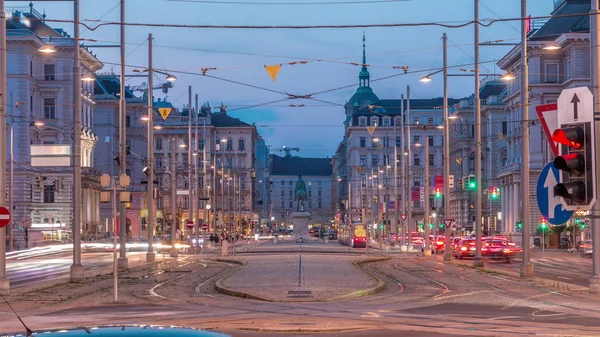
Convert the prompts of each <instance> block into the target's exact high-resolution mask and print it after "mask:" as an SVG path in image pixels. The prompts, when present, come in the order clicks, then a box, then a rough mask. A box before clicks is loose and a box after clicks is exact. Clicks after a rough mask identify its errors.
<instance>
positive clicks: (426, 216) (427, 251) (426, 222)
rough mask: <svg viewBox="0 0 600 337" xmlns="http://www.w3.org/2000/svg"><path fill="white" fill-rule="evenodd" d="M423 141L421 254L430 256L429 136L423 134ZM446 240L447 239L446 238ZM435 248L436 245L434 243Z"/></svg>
mask: <svg viewBox="0 0 600 337" xmlns="http://www.w3.org/2000/svg"><path fill="white" fill-rule="evenodd" d="M424 138H425V139H423V142H424V143H425V159H424V161H425V213H424V216H423V229H424V230H425V234H424V235H423V236H424V238H423V239H424V240H425V248H423V256H431V248H430V247H429V246H430V242H429V233H430V232H431V231H430V228H429V183H430V180H429V136H425V137H424ZM446 241H448V240H446ZM436 248H437V245H436Z"/></svg>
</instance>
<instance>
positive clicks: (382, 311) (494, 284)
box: [0, 243, 600, 337]
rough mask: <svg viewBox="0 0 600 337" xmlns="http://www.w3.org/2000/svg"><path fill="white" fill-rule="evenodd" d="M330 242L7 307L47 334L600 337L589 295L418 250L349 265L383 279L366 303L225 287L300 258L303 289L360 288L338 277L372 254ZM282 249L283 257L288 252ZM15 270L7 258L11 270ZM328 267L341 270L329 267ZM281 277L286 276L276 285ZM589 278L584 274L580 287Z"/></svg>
mask: <svg viewBox="0 0 600 337" xmlns="http://www.w3.org/2000/svg"><path fill="white" fill-rule="evenodd" d="M329 245H330V246H331V248H332V249H330V250H328V251H327V252H326V253H324V252H323V249H322V247H318V246H314V248H315V249H314V251H311V248H310V245H304V246H300V245H298V247H301V248H302V251H301V253H298V252H296V250H297V249H298V247H296V246H295V245H293V247H292V248H293V249H294V250H295V251H294V252H293V253H288V254H287V255H286V254H284V253H282V252H281V251H277V252H268V251H269V250H268V249H267V248H268V245H264V246H263V247H261V248H264V249H262V250H260V249H256V250H255V251H248V252H244V253H242V254H238V255H237V256H231V257H229V259H230V260H238V261H241V262H242V264H238V263H232V262H226V261H216V260H214V259H211V258H210V256H209V255H203V256H189V255H188V256H180V257H179V258H178V259H169V258H167V259H165V260H163V261H161V262H160V263H157V264H154V265H152V266H145V265H144V266H140V267H138V268H132V269H130V270H127V271H123V273H122V274H120V279H119V294H120V295H119V296H120V297H119V302H117V303H114V302H112V300H111V299H112V296H111V291H112V290H111V289H112V288H111V286H112V279H111V278H110V277H108V278H107V277H98V278H91V279H89V280H88V281H87V282H85V283H77V284H61V285H57V286H55V287H52V288H50V289H44V290H39V291H33V292H24V293H17V294H14V295H11V296H9V297H8V300H9V301H11V303H13V305H14V307H15V308H16V310H17V311H18V312H20V313H21V314H22V318H23V320H24V321H25V322H27V324H30V325H32V326H34V327H35V329H37V330H38V331H40V330H39V329H43V328H60V327H69V326H82V325H88V326H92V325H104V324H160V325H167V326H169V325H179V326H192V327H196V328H201V329H207V330H213V331H217V332H224V333H228V334H230V335H232V336H241V337H255V336H265V335H267V336H280V335H283V334H285V335H286V336H326V337H358V336H398V335H402V336H466V335H468V336H525V335H539V334H545V335H554V336H558V335H560V336H565V335H569V336H600V298H597V297H594V296H590V295H589V294H588V293H587V292H581V291H573V290H558V289H553V288H549V287H548V286H544V285H540V284H536V283H535V282H534V281H533V280H521V279H518V278H513V277H510V276H507V275H501V274H497V273H486V272H482V271H480V270H475V269H472V268H465V267H461V266H460V265H458V264H456V263H443V262H442V261H440V260H438V259H435V258H426V257H422V256H416V255H415V254H413V255H407V254H394V255H393V256H392V257H391V258H390V259H388V260H381V261H378V262H372V263H368V264H364V265H361V266H357V267H356V268H355V267H352V268H355V269H352V270H355V271H354V272H355V273H365V274H366V275H370V276H371V277H373V278H375V279H378V280H380V282H383V284H384V287H383V288H381V290H380V291H378V292H376V293H373V294H368V295H367V294H364V295H361V294H360V293H358V294H355V295H356V296H353V297H349V298H346V299H341V300H339V299H337V300H332V301H319V300H306V301H300V302H298V301H289V300H287V299H286V298H281V299H279V300H275V301H260V300H252V299H247V298H240V297H235V296H229V295H225V294H222V293H219V292H217V291H216V282H217V281H219V280H226V279H232V278H233V275H240V274H241V272H240V271H239V270H240V269H241V268H249V267H250V266H251V265H253V264H258V268H256V269H255V270H261V271H262V273H265V271H269V273H272V275H254V276H253V275H251V273H250V274H248V272H247V271H248V269H245V270H246V273H244V275H245V276H244V277H245V278H246V279H247V280H248V283H249V284H251V285H252V287H248V289H250V290H252V289H253V288H256V284H254V283H253V280H258V279H260V280H261V281H260V283H262V284H261V286H263V287H266V288H269V287H275V286H282V282H288V281H286V280H287V279H290V275H289V272H290V270H292V271H293V269H294V266H296V265H297V262H294V264H293V265H290V261H296V260H295V259H291V258H290V256H291V255H290V254H296V255H298V254H302V256H305V254H312V255H311V256H310V257H306V259H303V260H304V261H305V262H306V263H305V265H304V267H303V268H306V269H304V270H303V274H302V275H305V276H303V277H306V280H304V281H305V282H306V284H315V283H316V282H314V281H315V280H323V279H324V276H326V278H325V279H327V280H328V282H320V284H321V285H322V286H323V287H332V289H334V288H336V287H339V286H340V285H341V284H342V285H343V284H346V285H347V284H348V281H349V280H353V279H355V280H357V282H358V280H359V278H358V277H356V276H353V274H352V273H348V272H344V273H343V275H342V274H339V275H337V274H336V270H337V269H336V268H334V264H347V263H350V261H355V260H356V259H357V258H358V259H362V258H363V257H362V256H357V254H348V252H347V251H346V249H340V251H339V252H337V253H336V252H335V251H334V250H335V249H336V248H337V244H336V243H330V244H329ZM277 247H278V248H279V249H281V245H279V246H277ZM377 255H378V254H377ZM129 256H130V259H134V258H135V256H139V258H140V259H143V258H144V253H139V254H134V253H132V254H129ZM294 256H295V255H294ZM319 256H322V258H319ZM376 257H377V256H376ZM365 258H366V257H365ZM536 259H537V260H536ZM577 259H579V260H577ZM331 261H335V262H331ZM577 261H579V262H578V263H580V266H579V267H577V268H581V270H579V271H578V273H582V272H583V271H584V270H585V269H586V268H587V266H586V264H587V263H590V262H589V261H587V260H585V259H581V258H580V257H579V256H578V255H576V256H573V255H572V254H571V255H569V254H564V256H563V255H560V254H559V253H556V254H554V255H552V254H543V255H539V254H536V256H535V257H534V262H535V263H539V264H540V267H539V268H538V269H539V273H542V272H544V271H545V270H547V272H548V273H551V271H552V269H551V268H555V269H564V270H566V271H564V272H563V271H562V270H561V271H560V272H559V271H556V272H555V273H556V274H557V276H561V275H568V272H569V271H568V267H569V266H572V265H574V264H575V262H577ZM469 262H470V261H466V262H464V263H467V264H468V263H469ZM14 263H15V261H10V262H9V265H13V264H14ZM44 263H46V265H44ZM52 263H55V264H54V265H52ZM61 263H62V265H61ZM70 263H71V260H70V254H68V253H66V252H63V253H57V254H54V255H53V256H46V257H39V256H38V257H29V258H25V259H24V260H22V261H18V262H16V264H18V265H21V264H23V265H33V266H34V269H35V270H38V273H39V274H45V275H47V277H50V278H52V277H54V278H55V277H66V275H68V268H69V266H70ZM111 263H112V256H111V255H110V254H98V253H93V254H85V256H84V264H85V265H86V268H87V270H92V269H93V268H96V267H97V268H101V266H105V267H110V265H111ZM461 263H462V262H461ZM324 264H329V265H331V266H332V268H323V267H324V266H326V265H324ZM486 265H487V266H488V267H489V266H491V267H492V268H508V270H512V271H515V270H514V268H518V263H511V264H504V263H497V265H496V263H493V262H492V263H486ZM50 266H54V267H56V268H55V269H60V270H62V272H61V273H62V275H64V276H58V275H59V274H61V273H56V274H53V273H52V272H51V270H52V267H50ZM544 268H547V269H544ZM346 269H347V268H346ZM360 269H362V270H360ZM277 270H282V271H283V270H287V271H286V274H285V275H281V277H278V276H277V272H276V271H277ZM317 271H318V272H317ZM537 271H538V270H537V269H536V272H537ZM323 273H328V274H327V275H324V274H323ZM14 275H15V277H16V275H20V274H18V273H17V274H14ZM258 276H262V277H261V278H259V277H258ZM265 276H267V277H265ZM357 276H358V274H357ZM563 277H567V276H563ZM311 278H312V279H311ZM336 278H337V279H338V280H339V281H338V282H336ZM292 279H293V280H295V278H292ZM581 280H586V277H585V276H584V277H583V278H581V279H580V278H577V279H575V281H577V282H580V281H581ZM304 281H303V282H304ZM20 282H23V281H20ZM229 283H230V284H233V283H234V282H229ZM255 283H256V282H255ZM288 283H289V282H288ZM292 283H293V282H292ZM236 284H238V285H239V286H240V287H242V289H241V290H240V291H243V290H244V289H243V287H244V282H236ZM284 286H285V284H284ZM287 286H289V287H291V286H293V285H292V284H291V283H290V284H289V285H287ZM290 289H291V288H290ZM0 315H2V317H5V318H8V319H3V320H0V333H2V332H11V331H20V330H19V329H20V328H22V327H21V326H20V322H19V321H18V320H16V319H14V316H12V313H11V312H10V310H9V308H8V307H7V306H6V305H3V304H2V303H0Z"/></svg>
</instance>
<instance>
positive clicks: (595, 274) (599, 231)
mask: <svg viewBox="0 0 600 337" xmlns="http://www.w3.org/2000/svg"><path fill="white" fill-rule="evenodd" d="M591 9H592V10H591V12H590V14H591V15H590V20H591V22H590V33H591V41H590V42H591V48H590V50H591V54H592V55H591V56H592V86H591V89H592V94H593V96H594V123H595V128H596V129H595V133H596V134H595V135H593V137H595V139H596V141H598V140H600V118H599V116H600V88H599V86H600V52H599V50H598V42H599V41H600V24H598V15H599V14H600V8H599V7H598V0H592V8H591ZM595 150H596V153H595V157H596V162H597V163H598V162H599V160H600V146H596V148H595ZM596 165H597V164H596ZM599 186H600V179H598V178H596V186H595V188H596V191H600V188H599ZM596 193H598V192H596ZM592 214H600V202H598V201H596V203H595V204H594V207H593V208H592ZM591 220H592V225H591V230H592V245H593V247H592V275H591V276H590V278H589V288H590V289H589V291H590V293H592V294H599V293H600V218H597V217H593V218H592V219H591ZM523 228H525V223H523ZM573 231H575V229H573ZM523 253H525V247H523ZM524 257H525V255H523V258H524ZM532 269H533V267H532Z"/></svg>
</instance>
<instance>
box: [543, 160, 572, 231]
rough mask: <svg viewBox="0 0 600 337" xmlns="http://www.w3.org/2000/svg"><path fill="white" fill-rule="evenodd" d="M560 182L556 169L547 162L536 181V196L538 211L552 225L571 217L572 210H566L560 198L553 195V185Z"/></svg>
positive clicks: (559, 223)
mask: <svg viewBox="0 0 600 337" xmlns="http://www.w3.org/2000/svg"><path fill="white" fill-rule="evenodd" d="M559 182H560V178H559V174H558V169H557V168H555V167H554V163H548V164H546V166H544V168H543V169H542V172H541V173H540V176H539V178H538V181H537V187H536V195H537V196H536V198H537V204H538V208H539V209H540V213H542V215H543V216H544V218H546V220H548V222H549V223H551V224H553V225H561V224H563V223H565V222H567V220H569V219H570V218H571V216H572V215H573V211H567V210H566V209H565V208H564V206H563V204H562V202H561V200H560V199H561V198H560V197H557V196H555V195H554V186H556V184H557V183H559Z"/></svg>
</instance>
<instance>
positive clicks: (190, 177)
mask: <svg viewBox="0 0 600 337" xmlns="http://www.w3.org/2000/svg"><path fill="white" fill-rule="evenodd" d="M192 117H193V114H192V86H191V85H190V86H188V147H187V150H188V203H189V205H188V219H189V220H191V221H194V220H195V218H194V210H195V209H196V208H195V207H194V206H195V203H196V202H197V200H198V196H197V195H196V194H194V176H193V175H192V173H193V172H192V168H193V165H192V161H193V160H194V157H192ZM194 199H195V200H194ZM197 228H198V223H197V222H195V221H194V228H191V229H188V231H189V236H190V238H189V242H190V247H191V249H192V250H194V240H193V238H192V234H193V233H192V231H194V230H196V232H197V231H198V230H197ZM185 229H187V228H185ZM196 243H197V244H198V245H199V244H200V243H199V242H198V241H196Z"/></svg>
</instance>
